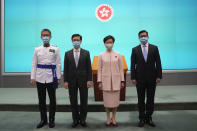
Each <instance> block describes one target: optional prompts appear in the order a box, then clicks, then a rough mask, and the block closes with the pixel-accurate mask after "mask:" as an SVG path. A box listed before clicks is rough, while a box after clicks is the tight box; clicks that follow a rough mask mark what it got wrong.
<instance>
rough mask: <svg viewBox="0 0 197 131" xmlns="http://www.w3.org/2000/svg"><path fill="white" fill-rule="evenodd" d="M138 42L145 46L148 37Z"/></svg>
mask: <svg viewBox="0 0 197 131" xmlns="http://www.w3.org/2000/svg"><path fill="white" fill-rule="evenodd" d="M140 42H141V43H142V44H143V45H145V44H146V43H147V42H148V37H141V38H140Z"/></svg>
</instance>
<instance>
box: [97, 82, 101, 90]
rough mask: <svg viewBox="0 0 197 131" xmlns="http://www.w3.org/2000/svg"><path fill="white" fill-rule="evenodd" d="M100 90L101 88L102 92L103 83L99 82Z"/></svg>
mask: <svg viewBox="0 0 197 131" xmlns="http://www.w3.org/2000/svg"><path fill="white" fill-rule="evenodd" d="M98 88H99V89H100V90H102V83H101V82H99V85H98Z"/></svg>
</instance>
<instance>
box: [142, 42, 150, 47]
mask: <svg viewBox="0 0 197 131" xmlns="http://www.w3.org/2000/svg"><path fill="white" fill-rule="evenodd" d="M148 45H149V44H148V43H146V44H145V46H146V47H148ZM143 46H144V45H143V44H141V47H143Z"/></svg>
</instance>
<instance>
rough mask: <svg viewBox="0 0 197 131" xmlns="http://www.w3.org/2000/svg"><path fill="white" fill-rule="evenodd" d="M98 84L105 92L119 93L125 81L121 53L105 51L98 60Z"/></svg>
mask: <svg viewBox="0 0 197 131" xmlns="http://www.w3.org/2000/svg"><path fill="white" fill-rule="evenodd" d="M97 81H98V82H102V88H103V90H105V91H111V90H113V91H118V90H120V87H121V81H124V70H123V62H122V57H121V55H120V53H119V52H116V51H113V50H112V51H111V52H108V51H105V52H102V53H101V54H100V55H99V58H98V79H97Z"/></svg>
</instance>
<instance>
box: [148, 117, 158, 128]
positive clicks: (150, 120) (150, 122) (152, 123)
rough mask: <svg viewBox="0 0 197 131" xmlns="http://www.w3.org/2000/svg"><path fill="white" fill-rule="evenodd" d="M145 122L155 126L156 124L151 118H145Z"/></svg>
mask: <svg viewBox="0 0 197 131" xmlns="http://www.w3.org/2000/svg"><path fill="white" fill-rule="evenodd" d="M146 124H148V125H149V126H152V127H156V125H155V123H154V122H153V121H152V119H148V120H146Z"/></svg>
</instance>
